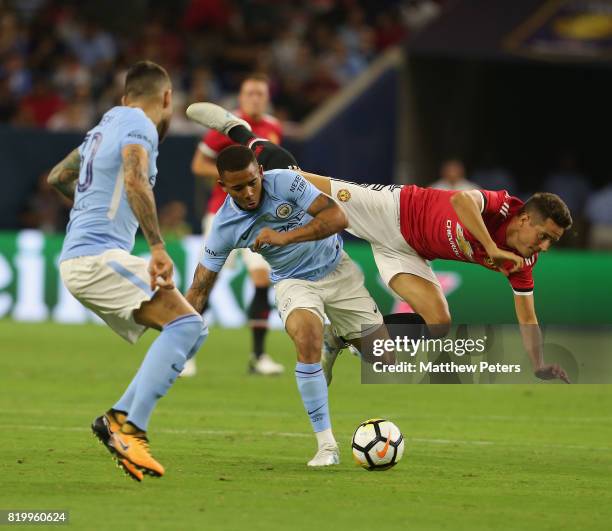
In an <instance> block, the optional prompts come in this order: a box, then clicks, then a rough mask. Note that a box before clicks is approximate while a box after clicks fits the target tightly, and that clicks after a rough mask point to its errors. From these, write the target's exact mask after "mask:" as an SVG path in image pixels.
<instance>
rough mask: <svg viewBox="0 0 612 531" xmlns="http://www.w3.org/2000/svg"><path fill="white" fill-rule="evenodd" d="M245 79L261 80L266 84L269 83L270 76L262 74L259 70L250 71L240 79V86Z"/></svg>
mask: <svg viewBox="0 0 612 531" xmlns="http://www.w3.org/2000/svg"><path fill="white" fill-rule="evenodd" d="M247 81H261V82H262V83H265V84H266V85H269V84H270V78H269V77H268V76H267V75H266V74H263V73H261V72H251V73H250V74H248V75H247V76H246V77H244V78H243V79H242V83H240V86H241V87H242V86H243V85H244V84H245V83H246V82H247Z"/></svg>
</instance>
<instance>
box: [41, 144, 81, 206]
mask: <svg viewBox="0 0 612 531" xmlns="http://www.w3.org/2000/svg"><path fill="white" fill-rule="evenodd" d="M80 168H81V155H79V150H78V149H73V150H72V151H71V152H70V153H69V154H68V156H67V157H66V158H65V159H64V160H62V161H61V162H60V163H59V164H57V165H56V166H55V167H54V168H53V169H52V170H51V171H50V172H49V176H48V177H47V182H48V183H49V184H50V185H52V186H53V187H54V188H55V189H56V190H57V191H58V192H60V193H61V194H62V195H64V196H66V197H67V198H68V199H74V191H75V188H76V184H77V182H78V180H79V170H80Z"/></svg>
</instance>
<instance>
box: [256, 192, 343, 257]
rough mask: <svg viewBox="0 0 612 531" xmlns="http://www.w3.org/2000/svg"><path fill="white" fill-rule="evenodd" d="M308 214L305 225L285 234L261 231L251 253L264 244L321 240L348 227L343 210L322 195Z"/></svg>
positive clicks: (309, 209)
mask: <svg viewBox="0 0 612 531" xmlns="http://www.w3.org/2000/svg"><path fill="white" fill-rule="evenodd" d="M308 213H309V214H310V215H311V216H312V217H313V219H311V220H310V222H308V223H307V224H306V225H304V226H303V227H299V228H297V229H294V230H290V231H287V232H276V231H275V230H272V229H270V228H268V227H266V228H264V229H262V230H261V232H260V233H259V234H258V235H257V239H256V240H255V242H254V243H253V251H258V250H259V249H261V247H262V246H263V245H264V244H269V245H280V246H283V245H289V244H290V243H300V242H309V241H313V240H322V239H323V238H327V237H328V236H331V235H332V234H335V233H337V232H341V231H343V230H344V229H346V228H347V227H348V219H347V217H346V214H345V213H344V210H342V209H341V208H340V207H339V206H338V204H337V203H336V202H335V201H334V200H333V199H332V198H331V197H328V196H326V195H324V194H319V196H318V197H317V198H316V199H315V200H314V201H313V202H312V204H311V205H310V208H308Z"/></svg>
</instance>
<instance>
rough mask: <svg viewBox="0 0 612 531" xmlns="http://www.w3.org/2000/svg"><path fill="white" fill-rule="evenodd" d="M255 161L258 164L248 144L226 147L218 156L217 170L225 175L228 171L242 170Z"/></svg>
mask: <svg viewBox="0 0 612 531" xmlns="http://www.w3.org/2000/svg"><path fill="white" fill-rule="evenodd" d="M252 162H254V163H255V164H257V159H256V158H255V154H254V153H253V152H252V151H251V150H250V149H249V148H248V147H246V146H229V147H226V148H225V149H224V150H223V151H221V153H219V155H218V157H217V170H218V171H219V175H220V176H223V173H224V172H226V171H240V170H244V169H245V168H247V167H248V165H249V164H251V163H252Z"/></svg>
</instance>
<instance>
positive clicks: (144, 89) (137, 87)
mask: <svg viewBox="0 0 612 531" xmlns="http://www.w3.org/2000/svg"><path fill="white" fill-rule="evenodd" d="M165 85H170V76H169V75H168V72H166V69H165V68H164V67H163V66H160V65H158V64H157V63H154V62H153V61H139V62H137V63H135V64H133V65H132V66H131V67H130V69H129V70H128V72H127V76H126V77H125V89H124V90H123V93H124V95H125V96H127V97H128V98H140V97H143V96H144V97H146V96H153V95H155V94H158V93H159V92H160V91H161V90H163V89H164V87H165Z"/></svg>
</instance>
